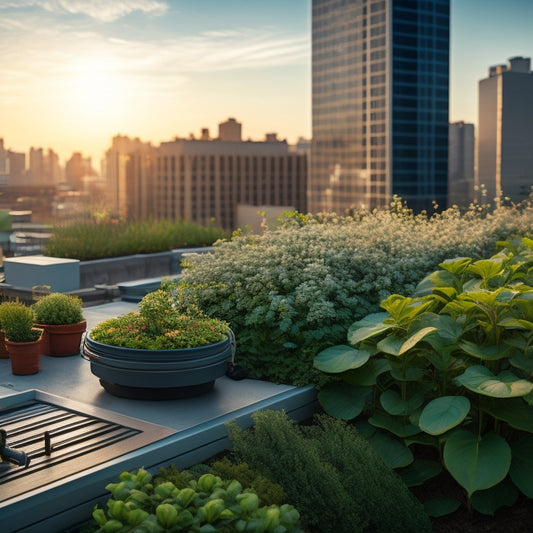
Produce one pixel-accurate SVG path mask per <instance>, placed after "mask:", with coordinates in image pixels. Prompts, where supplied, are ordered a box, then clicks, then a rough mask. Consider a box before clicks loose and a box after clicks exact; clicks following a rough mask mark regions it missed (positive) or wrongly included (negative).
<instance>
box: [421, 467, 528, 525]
mask: <svg viewBox="0 0 533 533" xmlns="http://www.w3.org/2000/svg"><path fill="white" fill-rule="evenodd" d="M411 490H412V492H413V493H414V494H415V495H416V496H417V497H418V498H419V499H420V501H422V502H423V501H426V500H428V499H432V498H442V497H450V498H455V499H458V500H460V501H461V502H463V504H462V505H461V507H460V508H459V509H458V510H457V511H456V512H454V513H452V514H449V515H446V516H442V517H439V518H432V519H431V522H432V526H433V533H489V532H490V533H492V532H494V533H531V532H533V499H531V498H526V497H525V496H521V497H520V498H519V499H518V501H517V502H516V503H515V504H514V505H513V506H512V507H505V506H504V507H501V508H500V509H498V510H497V511H496V512H495V513H494V516H489V515H484V514H481V513H479V512H477V511H475V510H472V511H469V510H468V507H467V505H466V493H465V492H464V490H463V489H462V488H461V487H460V486H459V485H458V484H457V482H456V481H455V480H454V479H453V478H452V477H451V476H450V474H449V473H448V472H442V473H441V474H440V475H439V476H437V477H436V478H434V479H433V480H430V481H426V482H425V483H424V485H422V486H420V487H413V488H412V489H411Z"/></svg>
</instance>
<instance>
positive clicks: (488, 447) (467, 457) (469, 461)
mask: <svg viewBox="0 0 533 533" xmlns="http://www.w3.org/2000/svg"><path fill="white" fill-rule="evenodd" d="M444 464H445V466H446V468H447V469H448V471H449V472H450V474H451V475H452V476H453V477H454V479H455V480H456V481H457V482H458V483H459V484H460V485H461V486H462V487H464V489H465V490H466V492H467V493H468V497H470V496H472V494H473V493H474V492H475V491H476V490H483V489H488V488H490V487H493V486H494V485H497V484H498V483H499V482H500V481H501V480H502V479H504V478H505V476H506V475H507V472H508V471H509V467H510V465H511V448H510V447H509V445H508V444H507V442H506V441H505V439H504V438H503V437H500V436H499V435H496V434H495V433H488V434H487V435H485V436H483V437H478V436H477V435H474V434H473V433H471V432H470V431H466V430H464V429H458V430H457V431H454V432H453V433H452V434H451V435H450V436H449V437H448V439H447V440H446V444H445V445H444Z"/></svg>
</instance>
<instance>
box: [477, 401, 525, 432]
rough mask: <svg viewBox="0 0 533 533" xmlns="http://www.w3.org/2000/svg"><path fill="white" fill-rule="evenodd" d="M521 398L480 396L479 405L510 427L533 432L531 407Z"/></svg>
mask: <svg viewBox="0 0 533 533" xmlns="http://www.w3.org/2000/svg"><path fill="white" fill-rule="evenodd" d="M525 399H526V397H522V398H501V399H499V400H498V401H496V402H495V401H494V400H492V399H489V398H486V397H484V396H482V397H481V398H480V402H479V405H480V407H481V409H483V411H486V412H487V413H488V414H489V415H491V416H493V417H494V418H496V419H498V420H503V421H504V422H507V423H508V424H509V425H510V426H511V427H513V428H515V429H520V430H523V431H528V432H529V433H533V408H532V407H531V406H530V405H528V404H527V403H526V402H525V401H524V400H525Z"/></svg>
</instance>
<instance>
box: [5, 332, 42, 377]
mask: <svg viewBox="0 0 533 533" xmlns="http://www.w3.org/2000/svg"><path fill="white" fill-rule="evenodd" d="M6 347H7V350H8V352H9V359H10V360H11V372H13V374H15V375H17V376H27V375H29V374H37V372H39V370H40V369H41V366H40V365H41V339H40V338H39V339H38V340H36V341H32V342H11V341H9V340H7V339H6Z"/></svg>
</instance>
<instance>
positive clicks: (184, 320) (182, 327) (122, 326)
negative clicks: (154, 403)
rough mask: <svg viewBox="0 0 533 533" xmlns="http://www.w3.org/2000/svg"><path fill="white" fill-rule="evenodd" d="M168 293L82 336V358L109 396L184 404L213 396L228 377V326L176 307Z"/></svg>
mask: <svg viewBox="0 0 533 533" xmlns="http://www.w3.org/2000/svg"><path fill="white" fill-rule="evenodd" d="M170 286H171V285H169V286H168V287H170ZM168 287H167V288H165V287H163V288H161V289H158V290H156V291H153V292H151V293H148V294H147V295H145V296H144V297H143V299H142V300H141V301H140V302H139V311H138V312H132V313H128V314H126V315H122V316H119V317H116V318H111V319H109V320H106V321H104V322H101V323H99V324H98V325H97V326H96V327H95V328H93V329H92V330H91V331H90V332H89V333H88V334H87V335H86V337H85V342H84V345H83V350H82V356H83V357H84V358H85V359H87V360H88V361H90V363H91V372H92V373H93V374H94V375H95V376H97V377H99V378H100V383H101V385H102V386H103V387H104V389H105V390H106V391H107V392H109V393H111V394H113V395H115V396H121V397H126V398H137V399H153V400H156V399H174V398H183V397H188V396H194V395H198V394H201V393H204V392H207V391H209V390H211V389H212V388H213V385H214V382H215V380H216V379H217V378H219V377H221V376H223V375H224V374H225V373H226V370H227V368H228V363H229V362H230V361H231V359H232V357H233V351H234V342H233V340H234V339H233V333H232V332H231V330H230V329H229V326H228V324H227V323H226V322H224V321H221V320H217V319H214V318H209V317H207V316H206V315H205V314H204V313H202V312H201V311H200V310H199V309H198V308H196V307H194V306H190V305H188V306H187V308H184V307H180V304H179V303H177V302H176V300H175V299H173V297H172V291H171V290H170V289H169V288H168Z"/></svg>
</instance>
